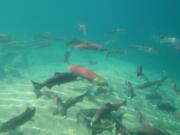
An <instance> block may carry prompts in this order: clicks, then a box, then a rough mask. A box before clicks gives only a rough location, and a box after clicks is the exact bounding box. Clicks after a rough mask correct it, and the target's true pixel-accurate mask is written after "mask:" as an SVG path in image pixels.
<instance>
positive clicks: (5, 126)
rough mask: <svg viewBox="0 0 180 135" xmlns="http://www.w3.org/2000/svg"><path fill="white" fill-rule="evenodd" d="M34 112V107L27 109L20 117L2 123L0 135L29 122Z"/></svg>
mask: <svg viewBox="0 0 180 135" xmlns="http://www.w3.org/2000/svg"><path fill="white" fill-rule="evenodd" d="M35 112H36V108H35V107H27V108H26V110H25V111H24V112H23V113H21V114H20V115H17V116H15V117H13V118H11V119H10V120H8V121H6V122H3V123H2V124H1V125H0V133H2V132H9V131H12V130H15V129H16V128H18V127H20V126H21V125H23V124H25V123H26V122H28V121H29V120H31V119H32V117H33V116H34V115H35Z"/></svg>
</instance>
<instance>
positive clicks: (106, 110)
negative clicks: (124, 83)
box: [90, 100, 126, 127]
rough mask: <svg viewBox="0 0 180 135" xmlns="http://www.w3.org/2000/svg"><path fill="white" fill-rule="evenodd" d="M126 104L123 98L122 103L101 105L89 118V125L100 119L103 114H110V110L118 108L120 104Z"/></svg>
mask: <svg viewBox="0 0 180 135" xmlns="http://www.w3.org/2000/svg"><path fill="white" fill-rule="evenodd" d="M123 105H126V100H124V101H123V102H122V103H114V104H112V103H107V104H105V105H104V106H102V107H101V108H100V109H98V111H97V112H96V113H95V114H94V116H93V117H92V120H91V123H90V125H91V127H92V126H93V125H94V124H95V123H97V122H98V121H100V119H102V118H103V117H105V116H108V115H110V114H111V112H112V111H116V110H118V109H119V108H120V107H121V106H123Z"/></svg>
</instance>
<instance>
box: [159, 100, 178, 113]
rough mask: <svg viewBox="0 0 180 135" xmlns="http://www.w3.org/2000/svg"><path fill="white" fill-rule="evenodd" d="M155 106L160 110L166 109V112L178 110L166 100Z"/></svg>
mask: <svg viewBox="0 0 180 135" xmlns="http://www.w3.org/2000/svg"><path fill="white" fill-rule="evenodd" d="M156 107H157V108H158V109H160V110H162V111H167V112H176V111H177V110H178V109H177V108H176V107H174V106H172V105H171V104H170V103H168V102H160V103H157V104H156Z"/></svg>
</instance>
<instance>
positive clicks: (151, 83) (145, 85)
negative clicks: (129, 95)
mask: <svg viewBox="0 0 180 135" xmlns="http://www.w3.org/2000/svg"><path fill="white" fill-rule="evenodd" d="M166 79H167V76H162V77H161V78H160V79H158V80H155V81H148V82H145V83H143V84H139V85H136V86H134V88H135V89H146V88H149V87H153V86H156V88H159V87H160V86H161V85H162V83H163V82H164V81H165V80H166Z"/></svg>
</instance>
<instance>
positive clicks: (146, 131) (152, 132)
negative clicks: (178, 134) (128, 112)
mask: <svg viewBox="0 0 180 135" xmlns="http://www.w3.org/2000/svg"><path fill="white" fill-rule="evenodd" d="M138 113H139V121H140V123H141V124H142V126H143V127H142V128H139V129H138V130H137V131H136V132H135V133H134V135H169V134H168V133H166V132H164V131H161V130H159V129H158V128H154V127H152V126H150V125H149V123H147V122H146V121H145V119H144V116H143V115H142V113H141V112H138Z"/></svg>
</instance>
